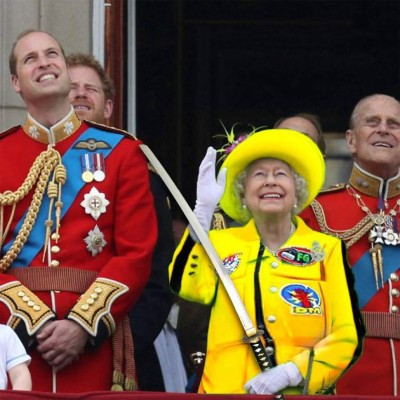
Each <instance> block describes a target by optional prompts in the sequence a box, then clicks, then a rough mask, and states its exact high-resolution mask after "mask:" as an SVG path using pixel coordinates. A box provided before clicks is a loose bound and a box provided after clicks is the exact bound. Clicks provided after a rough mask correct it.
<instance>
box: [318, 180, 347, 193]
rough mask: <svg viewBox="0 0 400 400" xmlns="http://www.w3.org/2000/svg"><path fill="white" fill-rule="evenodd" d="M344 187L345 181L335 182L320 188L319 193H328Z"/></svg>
mask: <svg viewBox="0 0 400 400" xmlns="http://www.w3.org/2000/svg"><path fill="white" fill-rule="evenodd" d="M345 188H346V184H345V183H335V184H334V185H330V186H328V187H326V188H322V189H321V191H320V192H319V194H321V193H330V192H338V191H339V190H343V189H345Z"/></svg>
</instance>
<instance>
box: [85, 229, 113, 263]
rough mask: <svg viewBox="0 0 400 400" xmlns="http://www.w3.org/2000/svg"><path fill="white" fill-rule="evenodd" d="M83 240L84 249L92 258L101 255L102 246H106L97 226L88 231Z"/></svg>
mask: <svg viewBox="0 0 400 400" xmlns="http://www.w3.org/2000/svg"><path fill="white" fill-rule="evenodd" d="M83 240H84V241H85V243H86V244H87V246H86V248H87V249H88V250H89V251H90V253H91V254H92V257H94V256H96V255H97V254H99V253H101V252H102V251H103V248H104V246H105V245H106V244H107V242H106V240H105V239H104V234H103V232H101V231H100V229H99V227H98V226H97V225H96V226H95V227H94V229H93V230H91V231H89V233H88V235H87V236H86V237H85V239H83Z"/></svg>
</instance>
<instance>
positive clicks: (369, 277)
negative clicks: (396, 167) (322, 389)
mask: <svg viewBox="0 0 400 400" xmlns="http://www.w3.org/2000/svg"><path fill="white" fill-rule="evenodd" d="M397 202H400V174H399V175H397V176H395V177H393V178H391V179H389V180H387V181H383V180H382V179H380V178H378V177H376V176H373V175H371V174H369V173H367V172H365V171H363V170H361V169H360V168H359V167H358V166H357V165H354V167H353V171H352V174H351V177H350V180H349V184H348V185H347V186H346V185H337V186H336V187H335V188H331V189H328V190H326V191H324V192H322V193H321V194H320V195H319V196H318V197H317V199H316V201H314V203H313V204H312V206H311V207H309V208H308V209H306V210H305V211H304V212H303V213H302V214H301V216H302V217H303V218H304V220H305V222H306V223H307V224H308V225H309V226H310V227H311V228H313V229H316V230H321V231H322V232H325V233H330V234H333V235H335V236H337V237H340V238H341V239H343V240H344V241H345V243H346V246H347V247H348V258H349V262H350V265H351V267H352V271H353V273H354V276H355V287H356V291H357V294H358V299H359V305H360V308H361V309H362V314H363V317H364V320H365V324H366V331H367V332H366V337H365V340H364V349H363V354H362V356H361V357H360V359H359V360H358V361H357V363H356V364H355V365H354V366H353V367H352V368H351V369H350V370H349V371H348V372H347V373H346V374H345V375H344V376H343V377H342V378H341V379H340V380H339V381H338V383H337V393H338V394H357V395H398V394H400V391H399V389H400V388H399V389H397V387H398V385H399V384H400V341H399V339H400V315H399V308H400V297H399V294H400V280H399V276H400V244H399V240H398V236H397V232H398V230H399V228H400V220H399V215H398V212H399V207H400V206H399V204H397ZM382 207H383V212H382V213H380V212H379V208H382ZM369 236H371V240H372V241H370V240H369ZM373 258H374V260H373Z"/></svg>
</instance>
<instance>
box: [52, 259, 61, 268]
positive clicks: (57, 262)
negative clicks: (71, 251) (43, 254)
mask: <svg viewBox="0 0 400 400" xmlns="http://www.w3.org/2000/svg"><path fill="white" fill-rule="evenodd" d="M50 265H51V266H52V267H58V266H59V265H60V261H57V260H52V261H51V263H50Z"/></svg>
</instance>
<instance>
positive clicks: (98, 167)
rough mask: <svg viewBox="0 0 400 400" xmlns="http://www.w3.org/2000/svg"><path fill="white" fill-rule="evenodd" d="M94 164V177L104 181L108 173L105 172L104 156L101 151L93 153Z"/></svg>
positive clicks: (96, 179)
mask: <svg viewBox="0 0 400 400" xmlns="http://www.w3.org/2000/svg"><path fill="white" fill-rule="evenodd" d="M93 166H94V173H93V177H94V180H95V181H96V182H103V181H104V179H105V177H106V174H105V172H104V157H103V154H101V153H95V154H93Z"/></svg>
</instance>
